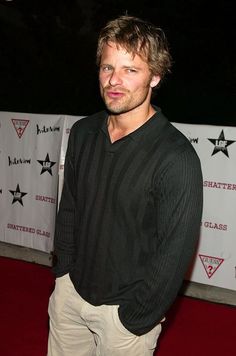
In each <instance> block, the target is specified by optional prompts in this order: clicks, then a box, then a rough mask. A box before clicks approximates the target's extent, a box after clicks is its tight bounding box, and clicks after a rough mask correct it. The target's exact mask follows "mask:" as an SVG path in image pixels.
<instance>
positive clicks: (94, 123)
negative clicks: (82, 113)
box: [71, 110, 107, 134]
mask: <svg viewBox="0 0 236 356" xmlns="http://www.w3.org/2000/svg"><path fill="white" fill-rule="evenodd" d="M106 116H107V113H106V111H105V110H103V111H99V112H97V113H95V114H92V115H89V116H86V117H83V118H82V119H80V120H78V121H76V122H75V123H74V125H73V126H72V129H71V130H72V132H73V133H74V134H77V133H89V132H93V131H96V130H98V129H99V128H100V127H101V126H102V123H103V121H104V120H105V118H106Z"/></svg>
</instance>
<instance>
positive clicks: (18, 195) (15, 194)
mask: <svg viewBox="0 0 236 356" xmlns="http://www.w3.org/2000/svg"><path fill="white" fill-rule="evenodd" d="M9 192H10V193H11V194H12V195H13V200H12V204H14V203H15V202H16V201H18V202H19V203H20V204H21V205H22V206H23V201H22V198H23V197H24V196H25V195H26V194H28V193H23V192H21V191H20V187H19V184H17V186H16V190H9Z"/></svg>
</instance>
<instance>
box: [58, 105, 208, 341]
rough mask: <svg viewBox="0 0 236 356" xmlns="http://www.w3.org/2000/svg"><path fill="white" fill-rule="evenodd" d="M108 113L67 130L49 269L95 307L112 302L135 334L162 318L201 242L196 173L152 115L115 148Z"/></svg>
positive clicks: (180, 144)
mask: <svg viewBox="0 0 236 356" xmlns="http://www.w3.org/2000/svg"><path fill="white" fill-rule="evenodd" d="M107 118H108V115H107V113H106V112H105V111H103V112H100V113H97V114H95V115H92V116H89V117H87V118H84V119H82V120H79V121H78V122H76V123H75V124H74V126H73V127H72V129H71V133H70V137H69V143H68V148H67V154H66V161H65V174H64V186H63V191H62V196H61V202H60V208H59V213H58V216H57V219H56V231H55V255H56V257H57V264H56V266H55V268H54V271H55V273H56V276H57V277H60V276H62V275H64V274H65V273H68V272H69V273H70V278H71V280H72V282H73V284H74V287H75V289H76V290H77V291H78V293H79V294H80V295H81V296H82V297H83V298H84V299H85V300H86V301H87V302H89V303H91V304H93V305H95V306H96V305H101V304H118V305H120V307H119V316H120V319H121V321H122V323H123V324H124V326H125V327H126V328H127V329H128V330H129V331H131V332H132V333H134V334H136V335H141V334H144V333H146V332H148V331H149V330H151V329H152V328H153V327H154V326H155V325H156V324H157V323H158V322H160V320H161V319H162V318H163V317H164V315H165V313H166V311H167V310H168V308H169V307H170V305H171V304H172V303H173V301H174V299H175V297H176V295H177V292H178V290H179V288H180V286H181V283H182V281H183V278H184V275H185V273H186V270H187V267H188V265H189V263H190V260H191V258H192V256H193V253H194V250H195V247H196V242H197V240H198V237H199V227H200V220H201V213H202V174H201V167H200V161H199V158H198V156H197V154H196V152H195V151H194V149H193V147H192V145H191V144H190V143H189V141H188V139H187V138H186V137H185V136H184V135H183V134H181V133H180V132H179V131H178V130H177V129H176V128H175V127H174V126H173V125H171V123H170V122H169V121H168V120H167V119H166V118H165V116H164V115H163V114H162V113H161V111H160V109H157V112H156V114H155V115H154V116H153V117H152V118H151V119H149V120H148V121H147V122H146V123H145V124H143V125H142V126H141V127H140V128H138V129H137V130H135V131H134V132H132V133H131V134H129V135H127V136H125V137H123V138H122V139H120V140H118V141H116V142H114V143H111V141H110V138H109V134H108V131H107Z"/></svg>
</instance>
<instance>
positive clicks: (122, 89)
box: [103, 86, 129, 93]
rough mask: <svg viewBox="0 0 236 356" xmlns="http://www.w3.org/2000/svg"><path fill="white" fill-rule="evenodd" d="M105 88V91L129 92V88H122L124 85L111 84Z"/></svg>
mask: <svg viewBox="0 0 236 356" xmlns="http://www.w3.org/2000/svg"><path fill="white" fill-rule="evenodd" d="M103 90H104V91H105V92H107V91H112V92H113V93H128V92H129V90H127V89H125V88H122V87H116V88H114V87H111V86H106V87H104V88H103Z"/></svg>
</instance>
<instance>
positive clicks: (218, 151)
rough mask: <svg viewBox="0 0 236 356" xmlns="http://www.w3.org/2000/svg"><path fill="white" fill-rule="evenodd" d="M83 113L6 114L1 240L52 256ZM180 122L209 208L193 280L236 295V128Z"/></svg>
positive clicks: (1, 134)
mask: <svg viewBox="0 0 236 356" xmlns="http://www.w3.org/2000/svg"><path fill="white" fill-rule="evenodd" d="M80 118H81V116H78V117H75V116H62V115H38V114H23V113H9V112H0V167H1V168H0V212H1V213H0V240H1V241H4V242H8V243H12V244H16V245H20V246H26V247H31V248H33V249H36V250H41V251H45V252H51V251H52V249H53V233H54V222H55V214H56V210H57V203H58V200H59V199H60V196H61V189H62V185H63V172H64V160H65V153H66V147H67V141H68V136H69V132H70V128H71V126H72V125H73V123H74V122H75V121H77V120H79V119H80ZM174 125H175V126H176V127H177V128H178V129H179V130H180V131H181V132H183V134H184V135H185V136H187V138H188V139H189V140H190V142H191V143H192V145H193V146H194V148H195V150H196V152H197V153H198V155H199V157H200V160H201V163H202V170H203V177H204V210H203V217H202V226H201V235H200V240H199V245H198V249H197V253H196V256H195V258H194V260H193V263H192V266H191V268H190V270H189V272H188V275H187V276H186V278H187V279H189V280H191V281H194V282H199V283H204V284H208V285H213V286H218V287H222V288H227V289H231V290H236V215H235V212H236V128H233V127H220V126H208V125H188V124H177V123H174Z"/></svg>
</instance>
